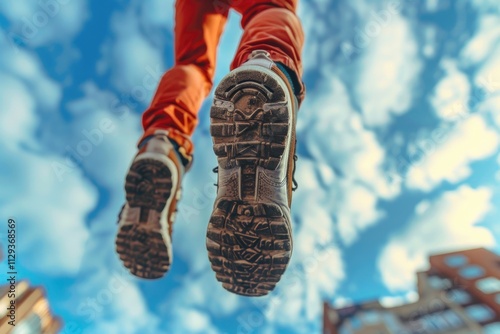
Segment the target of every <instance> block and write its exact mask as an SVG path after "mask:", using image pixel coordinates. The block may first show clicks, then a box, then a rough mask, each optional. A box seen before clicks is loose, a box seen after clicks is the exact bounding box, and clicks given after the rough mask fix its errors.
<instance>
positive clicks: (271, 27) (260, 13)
mask: <svg viewBox="0 0 500 334" xmlns="http://www.w3.org/2000/svg"><path fill="white" fill-rule="evenodd" d="M297 1H298V0H272V1H269V0H256V1H246V0H233V6H234V8H235V9H236V10H237V11H238V12H239V13H241V15H242V21H241V26H242V28H243V30H244V33H243V36H242V38H241V42H240V45H239V47H238V51H237V52H236V56H235V58H234V60H233V63H232V64H231V69H234V68H237V67H239V66H241V65H242V64H243V63H244V62H246V61H247V60H248V57H249V56H250V55H251V54H252V51H254V50H264V51H267V52H269V54H270V55H271V59H272V60H273V61H275V62H277V63H281V64H283V65H285V66H286V67H287V68H289V69H290V70H291V73H292V80H293V81H295V82H296V83H297V86H299V87H297V94H296V95H297V98H298V100H299V103H300V102H302V100H303V99H304V94H305V87H304V85H303V84H302V81H301V77H302V58H301V54H302V48H303V46H304V32H303V31H302V25H301V23H300V21H299V19H298V17H297V15H296V14H295V10H296V8H297Z"/></svg>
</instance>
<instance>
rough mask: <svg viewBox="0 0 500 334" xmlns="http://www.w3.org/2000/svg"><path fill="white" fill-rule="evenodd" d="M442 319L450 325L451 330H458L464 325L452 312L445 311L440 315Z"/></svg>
mask: <svg viewBox="0 0 500 334" xmlns="http://www.w3.org/2000/svg"><path fill="white" fill-rule="evenodd" d="M442 316H443V318H444V319H445V320H446V322H448V324H450V327H451V328H458V327H462V326H463V325H464V321H463V320H462V318H460V317H459V316H458V314H457V313H456V312H455V311H453V310H447V311H444V312H443V313H442Z"/></svg>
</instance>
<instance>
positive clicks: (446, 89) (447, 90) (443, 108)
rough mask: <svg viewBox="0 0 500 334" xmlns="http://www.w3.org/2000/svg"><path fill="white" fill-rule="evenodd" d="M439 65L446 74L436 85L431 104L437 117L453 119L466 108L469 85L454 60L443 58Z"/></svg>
mask: <svg viewBox="0 0 500 334" xmlns="http://www.w3.org/2000/svg"><path fill="white" fill-rule="evenodd" d="M441 66H442V67H443V69H444V70H445V72H446V75H445V76H444V78H443V79H441V81H439V82H438V84H437V85H436V87H435V89H434V94H433V96H432V97H431V104H432V106H433V107H434V111H435V113H436V114H437V116H438V117H440V118H441V119H444V120H448V119H451V120H453V119H455V118H456V117H457V113H460V112H463V110H464V109H467V106H468V103H469V94H470V91H471V87H470V84H469V80H468V79H467V76H466V75H465V74H464V73H463V72H461V71H460V70H459V69H458V67H457V64H456V63H455V62H453V61H451V60H444V61H442V63H441Z"/></svg>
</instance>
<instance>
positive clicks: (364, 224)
mask: <svg viewBox="0 0 500 334" xmlns="http://www.w3.org/2000/svg"><path fill="white" fill-rule="evenodd" d="M338 191H339V192H340V193H343V194H344V195H343V196H340V198H339V200H338V201H337V203H336V207H337V208H338V209H337V212H336V216H337V222H338V229H339V233H340V236H341V238H342V240H343V242H344V243H345V244H346V245H351V244H352V243H353V242H354V241H356V239H357V237H358V235H359V233H361V232H363V231H364V230H365V229H366V228H368V227H369V226H371V225H373V224H375V223H376V222H377V221H378V220H379V219H380V218H381V217H382V216H383V213H382V212H381V211H380V210H378V209H377V201H378V197H377V196H376V194H374V193H373V192H371V191H370V190H368V189H367V188H366V187H364V186H362V185H360V184H356V183H353V182H349V181H348V182H341V184H340V185H339V189H338Z"/></svg>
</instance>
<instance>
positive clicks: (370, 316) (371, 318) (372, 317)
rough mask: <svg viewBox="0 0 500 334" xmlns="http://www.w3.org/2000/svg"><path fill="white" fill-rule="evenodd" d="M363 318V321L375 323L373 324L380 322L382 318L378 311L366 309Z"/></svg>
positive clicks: (370, 323) (369, 323)
mask: <svg viewBox="0 0 500 334" xmlns="http://www.w3.org/2000/svg"><path fill="white" fill-rule="evenodd" d="M361 319H362V320H363V323H365V324H367V325H373V324H377V323H379V322H380V320H381V317H380V314H378V312H375V311H365V312H363V313H361Z"/></svg>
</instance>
